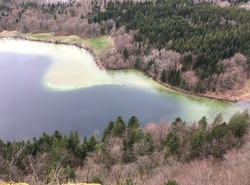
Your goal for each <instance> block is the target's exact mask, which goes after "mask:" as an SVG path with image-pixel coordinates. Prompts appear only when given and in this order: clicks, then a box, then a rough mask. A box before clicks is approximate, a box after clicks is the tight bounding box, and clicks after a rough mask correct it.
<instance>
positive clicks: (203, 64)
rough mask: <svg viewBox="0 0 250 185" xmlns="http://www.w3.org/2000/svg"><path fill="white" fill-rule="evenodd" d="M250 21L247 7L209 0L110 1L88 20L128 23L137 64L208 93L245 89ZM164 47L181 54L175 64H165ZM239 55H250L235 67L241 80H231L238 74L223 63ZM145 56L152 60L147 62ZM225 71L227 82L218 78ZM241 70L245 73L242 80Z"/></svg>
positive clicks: (181, 84)
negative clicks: (207, 0) (209, 0)
mask: <svg viewBox="0 0 250 185" xmlns="http://www.w3.org/2000/svg"><path fill="white" fill-rule="evenodd" d="M249 19H250V15H249V12H248V11H246V10H242V9H238V8H234V7H230V8H221V7H218V6H214V5H213V4H209V3H200V4H195V3H194V2H193V1H186V0H184V1H183V0H181V1H172V0H171V1H157V2H156V3H155V4H153V2H140V3H139V2H137V3H133V2H132V1H126V2H123V3H121V2H119V1H118V2H109V3H108V5H107V7H106V11H105V12H98V13H96V16H94V17H92V18H89V22H99V23H100V22H101V21H103V20H104V21H106V20H113V21H115V23H116V24H115V25H116V28H117V29H119V28H120V27H122V26H125V28H126V31H127V33H128V34H130V35H132V36H133V39H134V40H133V42H134V43H136V44H133V46H134V47H130V50H129V51H128V50H126V53H127V54H126V55H128V54H130V56H131V59H132V60H133V61H134V65H136V66H137V67H138V66H139V68H140V69H141V70H144V71H145V72H147V73H149V74H151V75H152V76H153V77H155V78H158V79H160V80H161V79H164V80H163V82H166V83H168V84H170V85H173V86H177V87H181V88H183V89H186V90H193V91H195V92H200V93H203V92H205V91H206V90H208V91H217V92H224V91H226V90H231V89H237V88H241V87H242V85H243V84H244V82H245V80H246V79H247V73H248V68H249V64H248V62H247V58H248V57H249V50H250V43H249V40H250V32H249V30H250V24H249V21H248V20H249ZM133 31H134V32H133ZM154 49H157V50H158V51H159V54H158V55H153V54H152V53H153V50H154ZM138 50H139V51H138ZM162 50H173V51H176V52H178V53H180V54H181V56H182V57H181V58H180V60H178V61H175V64H169V65H168V67H166V68H163V66H164V63H168V62H169V61H168V60H167V59H162V58H161V51H162ZM239 53H240V54H242V55H243V56H245V59H243V60H242V61H243V62H245V63H246V65H244V67H243V68H241V67H240V66H237V67H236V68H240V70H242V71H241V72H239V71H238V72H237V74H235V79H236V81H237V82H236V81H234V82H233V83H231V84H229V83H227V82H226V81H227V78H230V79H234V78H233V77H226V76H228V75H229V74H228V73H227V72H226V70H225V69H223V70H221V68H220V66H221V65H220V63H221V61H222V60H224V59H230V58H232V57H234V56H235V55H236V54H239ZM145 57H146V58H147V57H148V58H149V60H147V59H146V60H145ZM128 58H129V56H127V57H126V61H127V59H128ZM135 61H137V63H135ZM152 61H154V63H152ZM122 65H123V64H121V66H122ZM229 65H230V64H229ZM163 70H165V71H163ZM237 70H238V69H237ZM190 71H194V72H195V74H194V77H190V78H197V80H196V82H195V84H191V83H189V80H190V79H185V77H186V76H187V75H186V73H187V72H190ZM165 72H166V73H168V74H165ZM223 73H224V74H225V73H227V74H226V75H225V76H224V77H223V79H222V81H223V82H222V81H217V80H216V77H218V76H220V75H221V74H223ZM242 73H243V74H244V76H245V77H244V78H241V77H239V78H238V76H241V74H242ZM161 75H162V76H161ZM166 75H167V76H168V78H167V77H165V76H166ZM215 76H216V77H215ZM208 81H212V82H213V83H212V84H213V85H209V83H208ZM215 84H216V85H215ZM221 84H224V85H221ZM225 84H227V85H226V86H225Z"/></svg>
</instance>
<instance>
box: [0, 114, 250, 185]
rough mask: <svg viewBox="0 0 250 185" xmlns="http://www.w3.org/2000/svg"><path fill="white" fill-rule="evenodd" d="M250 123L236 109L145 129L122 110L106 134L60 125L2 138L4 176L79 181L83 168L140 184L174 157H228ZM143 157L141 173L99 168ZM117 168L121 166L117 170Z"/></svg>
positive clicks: (88, 177) (101, 178)
mask: <svg viewBox="0 0 250 185" xmlns="http://www.w3.org/2000/svg"><path fill="white" fill-rule="evenodd" d="M249 125H250V117H249V113H248V111H247V110H246V111H244V112H242V113H236V114H234V115H233V116H232V117H231V119H230V120H229V122H228V123H226V122H224V121H223V117H222V115H221V114H219V115H217V116H216V117H215V119H214V121H213V122H212V123H211V124H208V122H207V119H206V117H205V116H204V117H202V118H201V119H200V120H199V121H198V122H197V123H194V124H186V122H185V121H182V120H181V119H180V118H176V119H175V120H174V121H173V122H172V123H171V124H160V125H148V126H146V127H145V128H144V129H143V128H142V127H140V123H139V120H138V119H137V118H136V116H132V117H131V118H130V119H129V121H128V123H127V124H126V123H125V122H124V120H123V119H122V117H120V116H119V117H118V118H117V119H116V120H114V121H111V122H109V124H108V126H107V127H106V128H105V129H104V131H103V133H102V137H100V138H98V137H97V136H94V135H92V136H91V137H89V138H86V137H84V138H83V139H80V137H79V135H78V132H77V131H72V132H71V133H70V134H69V135H68V136H67V135H62V134H61V133H60V132H59V131H55V132H54V133H53V134H51V135H47V134H46V133H43V134H42V136H41V137H39V138H33V140H30V141H13V142H10V141H7V142H3V141H2V140H0V164H1V165H0V171H1V174H0V178H1V179H4V180H5V181H16V182H18V181H25V182H29V183H31V184H32V183H33V184H34V183H36V184H37V183H43V184H44V183H51V184H55V183H59V184H62V183H67V182H74V181H78V180H79V178H80V177H78V176H79V174H77V172H78V171H79V169H80V171H81V170H82V171H81V173H83V174H85V179H84V180H85V182H93V183H100V184H110V183H116V184H121V185H130V184H136V181H137V178H139V176H141V177H142V176H147V177H150V173H153V170H154V169H156V168H157V167H160V166H161V165H163V166H164V165H168V163H169V162H167V161H169V160H170V161H171V160H174V159H176V160H177V161H180V162H182V163H187V162H190V161H192V160H196V159H203V158H208V157H213V158H214V159H217V160H218V161H220V160H222V159H223V157H224V154H226V153H227V152H228V151H229V150H231V149H234V148H236V149H239V148H241V147H242V146H243V145H244V142H245V139H246V136H247V135H248V134H249ZM161 154H163V158H162V159H161V160H162V163H161V164H160V162H159V161H161V160H160V158H159V155H161ZM156 156H158V157H156ZM145 157H146V158H150V160H149V161H151V162H152V163H151V162H150V163H149V164H148V162H147V161H148V160H146V161H143V159H144V158H145ZM158 160H159V161H158ZM138 163H139V165H141V170H140V172H138V173H140V174H134V176H132V175H130V176H127V177H124V178H121V176H120V175H117V177H115V178H116V179H115V182H114V180H113V181H112V180H111V179H112V178H111V176H109V175H110V174H109V175H107V176H105V175H104V174H102V172H99V173H97V171H95V170H94V169H95V165H97V166H99V167H100V166H102V167H103V168H104V169H107V170H112V169H113V168H115V167H117V166H119V165H126V164H131V165H133V164H134V165H136V164H138ZM144 163H145V164H144ZM146 164H147V165H146ZM143 165H146V166H144V167H143ZM87 167H90V169H92V168H93V171H91V172H90V171H89V170H90V169H88V171H84V170H85V168H87ZM103 173H104V171H103ZM115 173H117V174H119V173H121V171H119V170H118V171H117V170H116V172H115ZM159 183H165V184H169V185H170V184H171V183H176V182H175V181H172V180H171V179H165V182H159ZM176 184H177V183H176Z"/></svg>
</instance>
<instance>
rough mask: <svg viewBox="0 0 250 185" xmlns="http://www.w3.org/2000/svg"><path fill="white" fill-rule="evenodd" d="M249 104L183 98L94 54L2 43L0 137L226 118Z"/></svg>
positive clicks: (82, 132) (50, 46) (67, 48)
mask: <svg viewBox="0 0 250 185" xmlns="http://www.w3.org/2000/svg"><path fill="white" fill-rule="evenodd" d="M248 107H249V103H246V102H238V103H229V102H223V101H216V100H211V99H206V98H200V97H196V96H190V95H185V94H183V93H180V92H175V91H172V90H169V89H167V88H164V87H162V86H161V85H159V84H158V83H156V82H154V81H153V80H152V79H151V78H148V77H146V76H144V75H143V74H142V73H140V72H137V71H131V70H130V71H129V70H125V71H117V72H114V71H112V72H105V71H101V70H99V69H98V68H97V66H96V65H95V63H94V62H93V58H92V56H91V54H90V53H88V52H86V51H85V50H81V49H78V48H76V47H71V46H62V45H53V44H45V43H36V42H30V41H20V40H19V41H15V40H6V39H4V40H0V138H1V139H3V140H20V139H25V138H32V137H33V136H40V135H41V134H42V132H43V131H45V132H46V133H48V134H51V133H53V132H54V131H55V130H59V131H60V132H62V133H64V134H68V133H69V132H70V131H71V130H77V131H78V132H79V134H80V136H89V135H90V134H92V133H93V132H95V131H97V130H100V131H102V130H103V128H104V127H105V126H107V124H108V122H109V121H110V120H114V119H115V118H116V117H117V116H122V117H123V118H124V120H125V121H127V120H128V119H129V118H130V117H131V116H132V115H136V116H137V117H138V119H139V120H140V122H141V124H142V125H145V124H147V123H149V122H157V121H159V120H160V119H165V120H166V121H168V122H171V121H173V120H174V119H175V118H176V117H181V118H182V119H183V120H185V121H187V122H188V123H192V122H193V121H195V120H199V119H200V118H201V117H202V116H204V115H206V116H207V117H208V119H209V120H210V121H211V120H212V118H213V117H214V116H215V115H217V114H218V113H223V114H224V117H225V118H226V119H228V117H229V116H231V115H232V114H233V113H234V112H236V111H239V110H243V109H246V108H248Z"/></svg>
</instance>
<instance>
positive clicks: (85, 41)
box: [0, 31, 113, 54]
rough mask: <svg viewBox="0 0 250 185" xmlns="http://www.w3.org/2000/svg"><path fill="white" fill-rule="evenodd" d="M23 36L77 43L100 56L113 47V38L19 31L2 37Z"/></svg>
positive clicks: (1, 35)
mask: <svg viewBox="0 0 250 185" xmlns="http://www.w3.org/2000/svg"><path fill="white" fill-rule="evenodd" d="M14 36H23V37H25V38H27V39H37V40H44V41H60V42H65V43H69V44H71V43H72V44H73V43H77V44H80V45H81V46H83V47H88V48H91V49H93V50H94V51H95V53H96V54H100V53H102V52H104V51H106V50H107V49H109V48H110V46H111V45H112V42H113V41H112V38H111V37H110V36H102V37H94V38H80V37H78V36H76V35H70V36H54V34H53V33H35V34H33V33H20V32H18V31H3V32H1V33H0V37H14Z"/></svg>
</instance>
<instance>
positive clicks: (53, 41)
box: [0, 31, 250, 102]
mask: <svg viewBox="0 0 250 185" xmlns="http://www.w3.org/2000/svg"><path fill="white" fill-rule="evenodd" d="M4 32H6V33H4ZM66 37H67V36H66ZM0 38H6V39H16V40H27V41H34V42H42V43H51V44H58V45H69V46H75V47H77V48H79V49H85V50H86V51H88V52H90V53H91V55H92V56H93V59H94V62H95V64H96V65H97V67H98V68H99V69H100V70H105V71H117V69H115V70H114V69H107V68H105V67H104V66H103V65H102V64H101V61H100V60H99V57H98V54H97V52H96V51H95V50H94V49H93V48H91V47H90V46H86V45H83V44H81V43H77V42H63V41H60V40H56V39H37V38H32V37H29V36H26V35H23V33H19V32H17V31H3V32H2V33H0ZM126 69H127V68H126ZM126 69H123V68H121V69H118V70H126ZM131 69H133V68H131ZM142 72H143V71H142ZM143 73H144V74H145V75H147V76H149V77H150V78H152V76H151V75H150V74H148V73H145V72H143ZM152 79H153V78H152ZM153 80H154V81H156V82H157V83H159V84H161V85H162V86H164V87H166V88H169V89H172V90H175V91H178V92H181V93H184V94H189V95H194V96H199V97H204V98H209V99H215V100H220V101H229V102H237V101H240V100H242V101H246V102H250V100H248V99H247V98H239V97H235V96H230V95H225V94H224V95H222V94H214V93H211V92H210V93H206V94H200V93H194V92H189V91H185V90H183V89H180V88H178V87H174V86H171V85H169V84H166V83H163V82H161V81H160V80H158V79H153Z"/></svg>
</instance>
